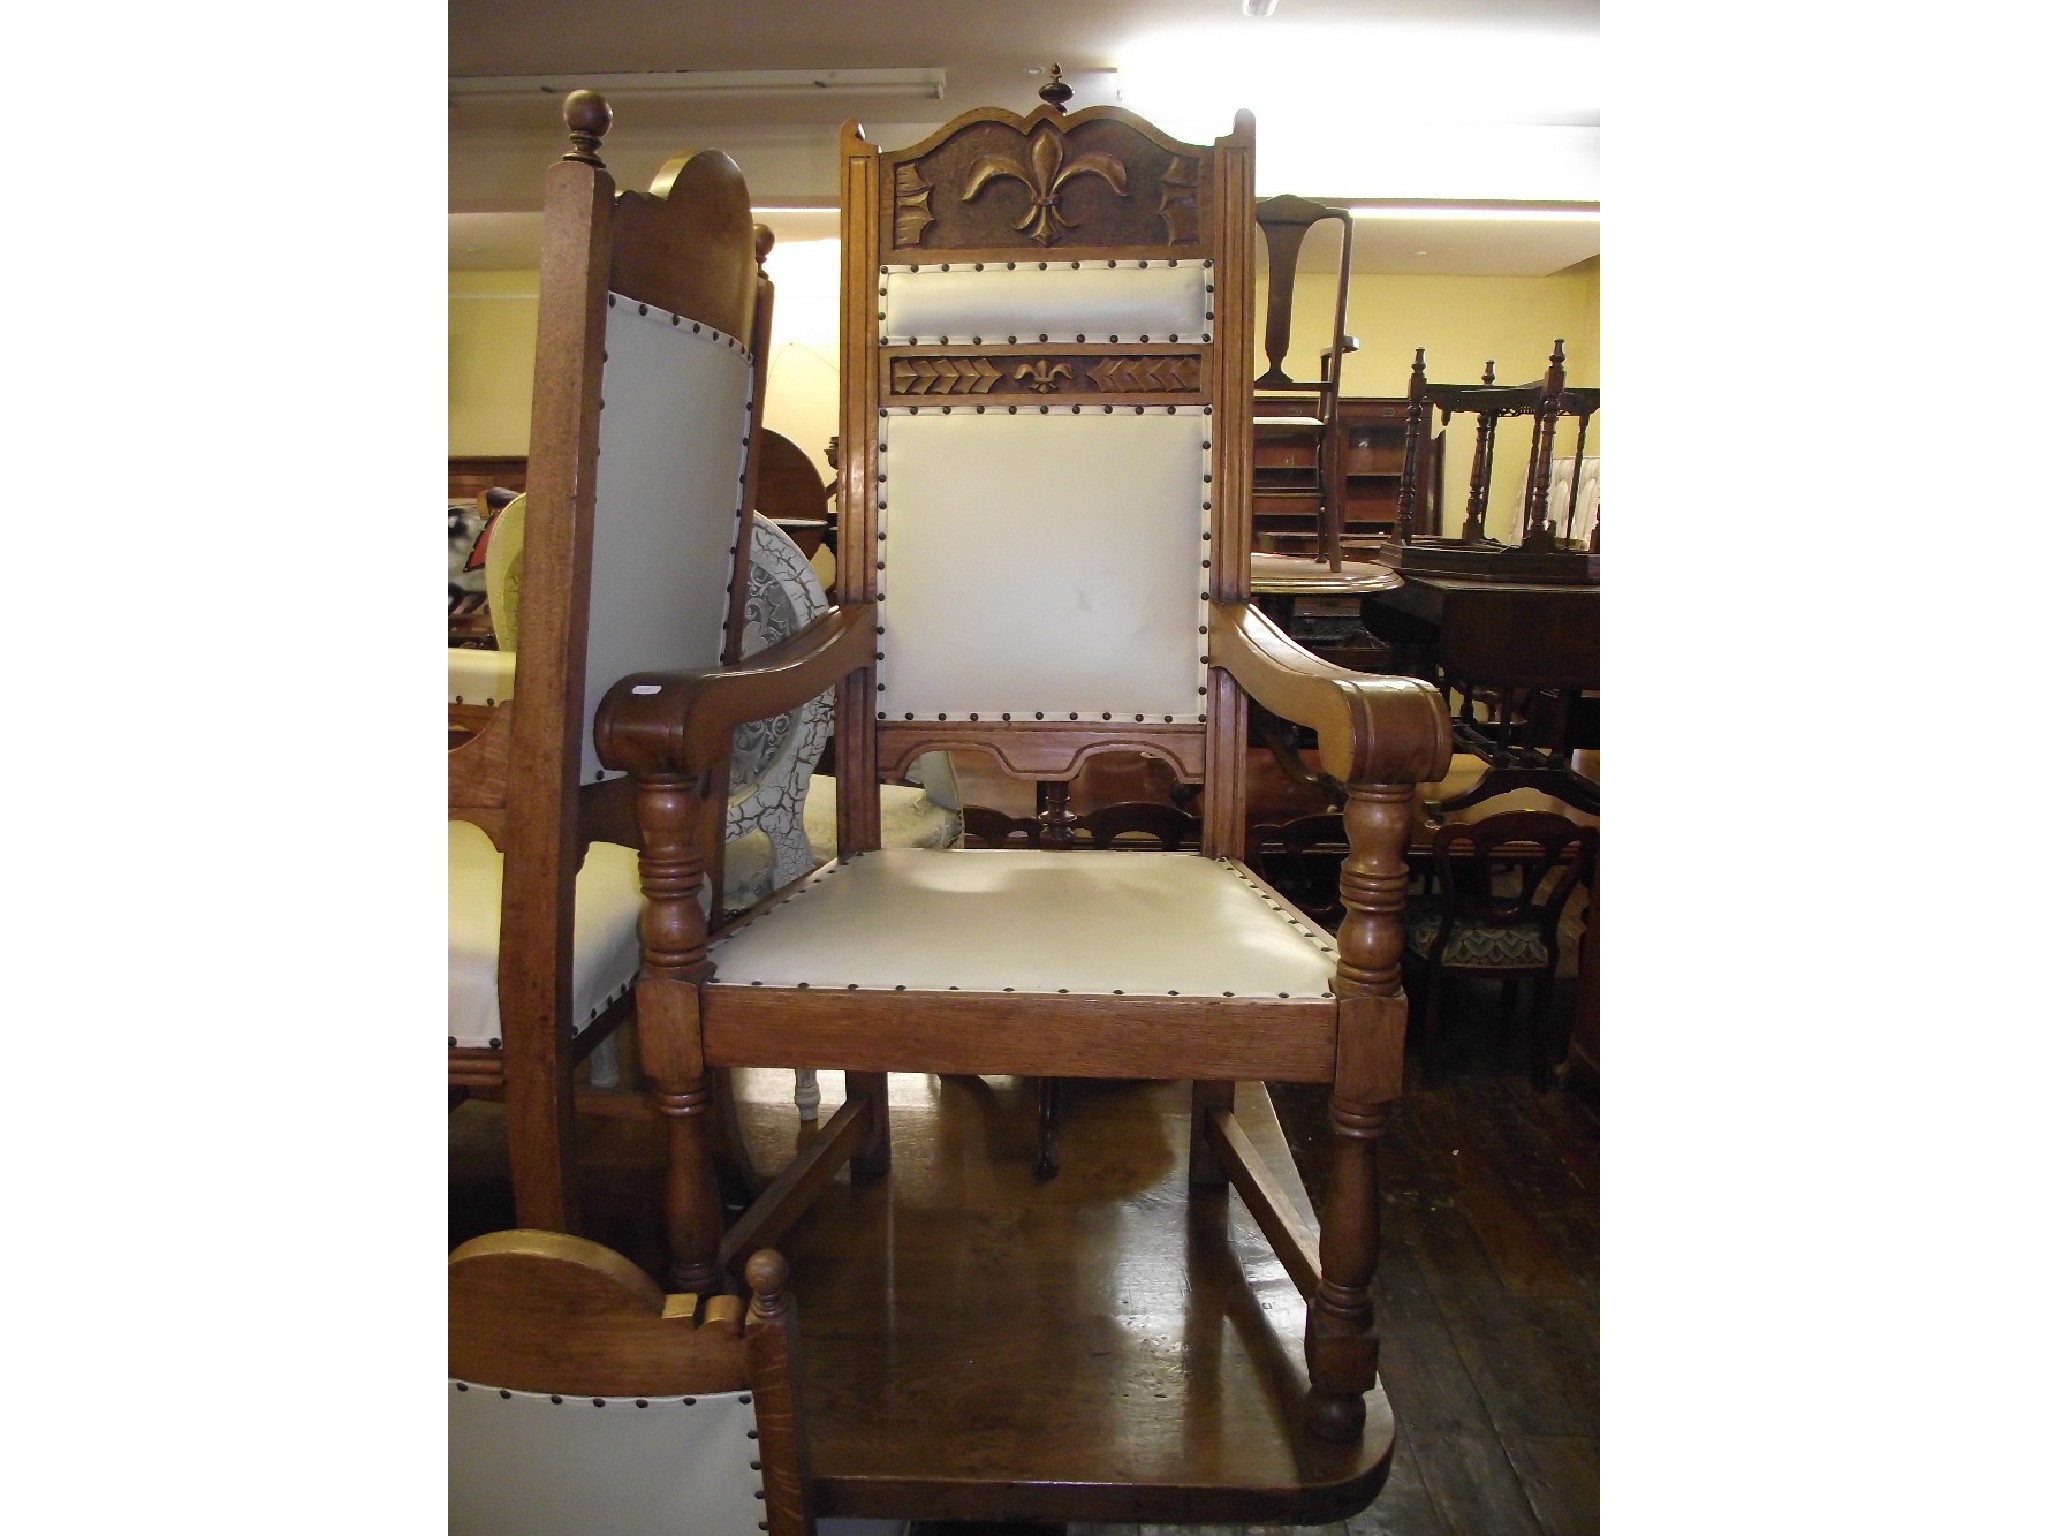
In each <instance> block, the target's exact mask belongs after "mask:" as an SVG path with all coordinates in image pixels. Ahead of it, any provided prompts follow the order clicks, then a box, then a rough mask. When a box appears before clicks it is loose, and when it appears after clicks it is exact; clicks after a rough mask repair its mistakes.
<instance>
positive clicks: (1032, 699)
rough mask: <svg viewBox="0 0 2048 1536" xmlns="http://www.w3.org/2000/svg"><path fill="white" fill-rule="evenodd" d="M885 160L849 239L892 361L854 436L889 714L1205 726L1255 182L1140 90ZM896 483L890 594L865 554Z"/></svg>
mask: <svg viewBox="0 0 2048 1536" xmlns="http://www.w3.org/2000/svg"><path fill="white" fill-rule="evenodd" d="M1246 126H1247V125H1244V124H1241V125H1240V127H1241V128H1242V127H1246ZM1230 142H1233V143H1236V142H1238V141H1230ZM1246 142H1248V141H1246ZM877 160H878V163H877V165H876V168H875V170H874V171H873V172H872V173H869V172H868V171H867V169H866V161H865V159H864V158H863V156H861V155H858V154H857V155H855V156H854V157H853V158H852V159H850V160H849V162H848V165H849V170H848V175H849V176H850V177H852V178H853V179H852V181H851V182H850V183H849V185H850V188H851V190H850V191H849V193H848V196H849V199H850V202H851V203H858V202H859V201H860V199H861V197H862V195H863V194H864V191H865V189H866V188H868V187H872V188H873V191H874V195H875V198H876V204H875V206H874V208H873V209H872V211H871V213H865V212H864V213H857V214H856V215H855V216H854V218H855V223H854V226H853V227H852V228H851V231H850V234H849V239H848V247H847V251H848V254H847V261H848V278H847V283H848V288H849V291H850V292H851V293H853V294H855V295H857V296H858V303H857V304H856V305H855V307H854V308H853V309H851V310H850V311H849V315H850V319H851V321H852V322H856V324H853V325H850V327H849V334H848V339H847V343H846V345H847V347H848V353H847V358H846V363H845V367H844V368H843V369H842V372H843V374H844V375H845V376H846V377H848V378H856V377H858V378H863V379H865V380H866V381H868V382H863V383H862V384H860V385H859V386H858V391H857V393H856V394H855V395H852V396H850V397H849V399H850V402H851V403H850V407H849V408H850V411H851V412H852V413H853V414H850V415H849V417H848V419H847V421H846V423H845V428H846V437H847V441H846V443H845V444H843V445H842V450H841V451H842V453H847V452H849V451H850V452H851V453H853V454H855V455H857V456H859V457H861V458H862V459H864V460H865V461H866V463H867V464H868V465H869V466H870V467H871V469H872V474H871V475H867V476H863V475H861V474H859V473H856V474H855V475H853V476H852V477H851V481H849V477H848V476H847V475H846V474H845V473H844V472H842V480H841V486H842V489H841V496H842V508H841V541H842V543H841V549H840V559H841V562H842V587H843V588H846V590H848V591H850V593H851V595H853V596H855V597H861V596H867V595H872V596H873V598H874V599H875V601H876V602H877V604H878V610H879V611H878V618H879V621H880V624H879V628H880V632H881V639H880V642H879V644H878V646H877V650H878V652H879V659H878V661H877V664H876V668H875V698H874V713H875V717H876V718H877V719H878V720H879V721H882V722H885V723H888V724H890V725H901V724H902V723H903V722H912V723H913V725H915V723H917V722H935V721H939V720H944V721H947V722H949V723H951V722H976V723H980V724H982V725H985V726H989V727H994V728H1003V727H1009V726H1016V725H1022V726H1026V727H1034V728H1038V727H1042V728H1044V729H1047V730H1050V729H1052V728H1054V727H1055V726H1060V727H1064V726H1067V725H1069V724H1070V723H1080V724H1092V725H1093V726H1095V727H1097V728H1101V727H1104V726H1112V727H1114V726H1119V725H1120V726H1123V727H1130V726H1143V727H1146V728H1151V727H1155V726H1165V727H1168V728H1172V729H1183V730H1184V729H1187V728H1189V727H1195V726H1197V725H1198V723H1199V722H1200V721H1202V720H1203V718H1204V710H1205V692H1206V683H1207V666H1206V662H1205V657H1204V652H1205V649H1206V647H1205V645H1204V644H1203V641H1202V638H1201V637H1202V632H1203V625H1204V624H1205V623H1206V610H1207V604H1208V602H1209V600H1210V596H1211V589H1212V587H1213V586H1214V585H1215V583H1214V582H1213V581H1212V580H1211V576H1212V573H1213V571H1214V570H1215V568H1216V565H1217V563H1218V562H1217V561H1216V560H1215V555H1216V550H1215V548H1214V546H1215V544H1216V542H1217V539H1218V537H1219V535H1218V531H1217V530H1218V527H1219V526H1220V524H1219V521H1218V511H1217V509H1218V507H1219V505H1220V501H1219V492H1218V487H1217V480H1218V462H1219V459H1220V457H1221V455H1222V452H1223V450H1224V448H1225V445H1224V444H1223V443H1221V442H1220V441H1219V438H1220V436H1221V432H1220V430H1219V429H1220V428H1221V427H1222V426H1223V422H1221V421H1219V419H1218V416H1217V410H1218V402H1219V396H1218V393H1217V381H1218V380H1219V379H1220V378H1223V377H1225V376H1226V374H1227V376H1228V377H1229V378H1230V379H1231V381H1232V382H1233V384H1234V383H1236V381H1237V380H1238V379H1239V378H1240V377H1241V376H1242V375H1243V371H1244V360H1243V359H1241V358H1238V357H1236V356H1233V357H1232V359H1231V360H1230V361H1229V362H1227V363H1226V362H1219V353H1220V352H1221V351H1223V350H1224V348H1223V346H1222V344H1221V342H1220V338H1219V332H1220V330H1221V327H1220V326H1219V324H1218V319H1217V316H1218V301H1217V261H1218V258H1219V256H1221V255H1223V254H1224V253H1225V250H1226V247H1228V251H1229V254H1230V255H1231V256H1232V258H1233V259H1234V260H1236V261H1237V262H1238V264H1239V265H1241V266H1242V267H1243V268H1244V269H1245V270H1246V271H1247V272H1248V270H1249V231H1250V228H1251V224H1250V197H1249V190H1250V189H1249V186H1248V184H1244V185H1240V184H1239V183H1238V182H1237V181H1235V180H1229V188H1228V190H1227V191H1226V190H1225V182H1226V180H1227V179H1228V178H1226V175H1225V172H1224V171H1223V170H1222V169H1221V168H1220V167H1221V159H1220V157H1219V155H1218V152H1217V149H1216V147H1215V146H1207V145H1193V144H1185V143H1181V142H1179V141H1177V140H1174V139H1171V138H1169V137H1167V136H1165V135H1163V134H1161V133H1160V132H1159V131H1158V130H1157V129H1156V128H1154V127H1152V126H1151V125H1150V124H1148V123H1145V122H1144V121H1143V120H1142V119H1139V118H1136V117H1134V116H1132V115H1131V114H1129V113H1124V112H1120V111H1118V110H1117V109H1114V108H1092V109H1089V110H1088V111H1084V112H1079V113H1076V114H1074V115H1072V116H1071V117H1070V116H1066V115H1064V114H1062V113H1060V112H1058V111H1057V110H1056V109H1054V108H1041V109H1040V110H1039V111H1037V112H1034V113H1032V114H1030V115H1029V116H1028V117H1014V116H1011V115H1010V114H1007V113H1002V112H998V111H995V110H994V109H989V110H986V111H982V112H976V113H969V114H967V115H966V116H965V117H963V118H961V119H958V120H956V122H955V123H953V124H950V125H948V126H947V128H945V129H942V130H941V131H940V132H939V133H937V134H935V135H933V136H932V137H931V138H928V139H926V140H924V141H922V142H920V143H919V144H916V145H912V146H910V147H908V148H906V149H902V150H897V151H889V152H883V153H880V154H879V155H878V157H877ZM1232 174H1233V175H1234V172H1233V173H1232ZM870 175H871V178H872V179H864V178H868V177H870ZM1226 202H1230V203H1231V204H1232V214H1231V217H1230V219H1229V220H1225V219H1224V218H1222V217H1221V216H1220V215H1219V212H1218V210H1219V209H1220V208H1221V207H1222V206H1223V205H1224V204H1225V203H1226ZM1239 203H1241V204H1242V206H1237V204H1239ZM1226 228H1230V229H1233V230H1234V231H1238V230H1241V231H1243V232H1244V233H1242V234H1237V233H1232V234H1231V235H1229V236H1226V234H1225V233H1224V231H1225V230H1226ZM870 242H871V243H870ZM1240 246H1241V247H1242V249H1239V247H1240ZM1233 270H1236V268H1235V267H1234V268H1233ZM1232 324H1233V326H1234V327H1236V330H1235V331H1234V333H1233V336H1232V338H1231V343H1232V346H1231V350H1232V351H1233V352H1242V351H1243V350H1244V347H1245V340H1246V338H1245V335H1244V333H1243V322H1242V320H1241V318H1237V317H1235V316H1233V320H1232ZM863 333H864V334H863ZM1232 404H1233V407H1234V405H1235V402H1234V401H1233V402H1232ZM869 412H871V413H872V414H871V415H869V414H868V413H869ZM864 416H865V417H866V419H865V420H864V419H862V418H863V417H864ZM1245 424H1248V418H1247V423H1245ZM1245 424H1237V423H1235V422H1234V418H1233V425H1239V426H1241V425H1245ZM849 483H851V484H852V485H853V487H854V492H853V495H854V498H855V500H856V502H859V501H860V500H861V498H863V497H866V496H870V495H871V496H872V502H871V503H870V504H867V505H856V506H855V507H853V508H849V507H848V506H846V505H845V504H844V503H845V501H846V499H847V495H848V492H847V486H848V484H849ZM870 505H871V508H872V512H871V516H872V524H871V531H869V535H868V536H869V538H870V539H871V540H872V544H871V548H872V560H873V565H872V573H873V579H872V593H871V594H870V593H869V592H867V591H865V590H863V577H864V575H865V573H858V574H856V576H855V577H854V578H853V581H852V584H851V586H850V587H848V586H847V577H846V575H845V567H846V564H847V563H848V562H849V561H850V560H852V559H854V558H865V557H866V556H867V555H868V553H869V551H868V548H863V547H859V546H856V547H854V548H852V549H849V547H848V545H847V532H848V529H849V526H851V527H852V529H853V530H855V531H856V532H860V531H863V530H862V528H861V525H862V523H863V521H864V520H865V515H866V514H867V513H868V507H869V506H870ZM850 511H851V513H852V515H851V517H849V512H850ZM892 739H895V740H904V738H902V737H900V736H899V737H896V738H892ZM904 750H905V752H907V753H909V755H915V753H914V749H913V748H912V747H911V746H910V745H909V744H908V743H907V742H906V744H905V749H904ZM882 759H883V762H884V765H885V767H887V766H889V765H891V764H893V765H894V766H895V767H897V768H899V769H900V768H901V767H902V766H903V765H904V764H905V763H907V761H908V756H905V755H902V754H898V753H896V752H895V751H894V749H889V748H885V750H884V751H883V753H882Z"/></svg>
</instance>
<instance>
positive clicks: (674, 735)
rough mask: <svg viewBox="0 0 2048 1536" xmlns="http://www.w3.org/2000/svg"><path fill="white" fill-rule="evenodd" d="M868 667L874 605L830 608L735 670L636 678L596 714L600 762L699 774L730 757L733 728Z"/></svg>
mask: <svg viewBox="0 0 2048 1536" xmlns="http://www.w3.org/2000/svg"><path fill="white" fill-rule="evenodd" d="M874 660H875V609H874V605H873V604H872V603H859V604H853V605H849V606H846V607H839V608H828V609H826V610H825V612H823V613H821V614H820V615H818V617H817V618H815V619H813V620H812V621H811V622H810V623H809V624H807V625H805V626H804V628H803V629H801V630H799V631H798V632H797V633H796V634H794V635H791V636H790V637H789V638H788V639H787V640H784V641H782V642H781V643H780V644H778V645H773V646H770V647H769V648H768V649H767V650H765V651H762V652H761V653H760V654H759V655H756V656H750V657H748V658H747V659H746V660H745V661H743V662H741V663H739V664H738V665H737V666H731V667H719V668H716V669H713V670H707V671H702V672H635V673H632V674H630V675H628V676H626V677H622V678H620V679H619V680H618V681H617V682H616V683H614V684H612V686H611V688H610V689H609V690H607V691H606V693H605V696H604V701H603V702H602V703H600V704H599V705H598V707H597V718H596V720H595V721H594V722H593V727H592V729H593V734H594V735H595V737H596V740H597V755H598V760H599V761H600V762H602V763H603V764H604V765H605V766H606V767H607V768H611V769H615V770H622V771H624V772H627V773H633V774H641V775H645V774H658V773H685V774H688V773H701V772H702V771H704V770H705V769H707V768H710V767H713V766H715V765H716V764H717V762H718V761H719V760H720V759H721V758H722V757H723V755H724V754H725V753H726V752H728V751H729V750H731V740H730V738H731V734H732V729H733V727H734V726H736V725H739V724H742V723H743V722H745V721H748V720H765V719H767V718H768V717H769V716H771V715H779V714H781V713H783V711H785V710H790V709H795V708H796V707H797V706H798V705H799V704H802V703H803V702H804V701H805V700H806V699H811V698H815V697H816V696H817V695H818V694H820V693H823V692H824V691H825V690H826V689H827V688H829V687H831V686H832V685H833V684H834V683H836V682H838V681H839V679H841V678H842V677H844V676H846V674H847V673H849V672H854V671H858V670H859V669H860V668H862V667H866V666H872V665H873V664H874Z"/></svg>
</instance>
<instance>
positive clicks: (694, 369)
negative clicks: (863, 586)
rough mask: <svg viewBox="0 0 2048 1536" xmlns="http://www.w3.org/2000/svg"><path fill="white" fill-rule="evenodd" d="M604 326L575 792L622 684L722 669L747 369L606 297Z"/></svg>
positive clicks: (643, 311) (662, 314)
mask: <svg viewBox="0 0 2048 1536" xmlns="http://www.w3.org/2000/svg"><path fill="white" fill-rule="evenodd" d="M609 305H610V307H609V311H608V313H607V315H606V317H605V354H606V356H605V366H604V390H603V399H604V406H603V410H602V414H601V415H600V417H599V425H598V474H597V499H596V514H595V527H594V531H593V537H592V546H591V569H590V592H591V599H590V629H589V642H588V649H587V651H586V653H585V658H584V681H583V733H582V741H583V764H582V770H581V775H580V778H579V782H581V783H585V784H589V783H595V782H596V781H598V780H599V779H602V778H604V777H605V776H606V775H605V770H604V769H603V768H602V767H601V766H600V765H599V763H598V760H597V749H596V746H595V744H594V742H593V741H592V739H591V721H592V720H593V719H594V718H595V717H596V714H597V706H598V704H599V703H600V702H601V701H602V699H603V698H604V693H605V690H606V689H607V688H609V687H610V686H611V685H612V684H613V683H614V682H616V681H617V680H618V679H619V678H621V677H623V676H625V675H626V674H627V673H629V672H664V671H676V670H686V669H693V668H702V667H713V666H716V665H718V663H719V662H720V661H721V660H722V659H724V648H725V625H726V614H727V609H728V604H729V598H730V592H731V586H732V579H733V552H734V550H735V548H736V547H737V545H738V533H739V526H740V518H741V516H742V515H743V512H744V505H743V504H744V501H745V496H744V486H743V480H744V474H745V469H746V456H747V424H748V419H749V411H750V410H751V407H752V401H753V382H754V368H753V357H752V354H751V353H750V352H748V351H747V350H746V349H745V348H743V347H742V346H741V345H740V344H739V342H738V341H736V340H735V339H734V338H732V337H730V336H726V335H723V334H721V333H720V332H718V331H716V330H714V329H713V328H712V327H710V326H708V325H704V324H701V323H699V322H697V321H693V320H691V319H689V318H688V317H687V316H680V315H673V314H670V313H668V312H667V311H665V310H662V309H658V308H656V307H654V306H652V305H648V304H639V303H633V302H631V301H628V300H625V299H621V298H619V297H618V296H617V295H613V296H612V298H611V300H610V301H609Z"/></svg>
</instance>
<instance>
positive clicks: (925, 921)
mask: <svg viewBox="0 0 2048 1536" xmlns="http://www.w3.org/2000/svg"><path fill="white" fill-rule="evenodd" d="M998 911H999V912H1000V914H1001V921H1000V922H999V923H994V922H990V921H988V918H989V916H990V915H991V914H993V913H996V912H998ZM909 933H914V934H917V935H919V937H920V940H921V942H919V943H918V944H916V945H906V944H904V943H903V942H902V936H903V935H904V934H909ZM1192 934H1202V935H1204V936H1205V937H1207V938H1208V939H1209V940H1210V942H1208V943H1206V944H1204V945H1201V946H1194V945H1191V944H1190V943H1189V942H1188V938H1189V936H1190V935H1192ZM1335 954H1336V951H1335V949H1334V948H1333V947H1332V946H1331V943H1330V940H1329V937H1328V935H1326V934H1325V933H1323V931H1322V930H1321V929H1319V928H1316V927H1314V926H1313V925H1311V924H1308V923H1306V922H1304V921H1303V920H1302V919H1300V918H1299V917H1297V916H1295V915H1293V914H1292V913H1291V912H1290V911H1289V910H1288V909H1287V908H1285V907H1283V906H1282V905H1281V904H1280V903H1278V902H1276V901H1275V900H1274V899H1273V898H1272V897H1271V896H1270V895H1268V894H1267V892H1266V890H1265V889H1264V887H1263V886H1261V885H1260V884H1258V883H1256V882H1255V881H1254V880H1252V879H1251V878H1250V877H1249V876H1248V875H1247V874H1246V873H1245V872H1244V870H1243V868H1242V866H1239V865H1236V864H1233V863H1231V862H1229V861H1227V860H1222V859H1209V858H1204V857H1202V856H1201V855H1200V854H1196V853H1141V852H1122V851H1116V850H1108V849H1097V850H1068V851H1063V852H1043V851H1038V850H1028V851H1027V850H1010V849H997V848H959V849H953V850H950V851H947V852H943V853H929V852H926V851H923V850H918V849H890V848H884V849H881V850H880V851H878V852H875V853H870V854H864V855H862V856H861V857H860V858H857V859H853V860H850V861H847V862H843V863H839V864H836V865H834V866H833V867H832V868H830V869H829V870H828V871H827V872H826V873H825V874H824V875H822V876H820V877H819V878H818V879H816V880H814V881H811V882H810V883H808V884H806V885H804V886H802V887H801V888H800V889H799V890H798V892H797V893H796V894H794V895H793V896H792V897H791V898H790V899H788V900H787V901H783V902H780V903H777V904H776V905H774V906H772V907H769V908H767V909H765V910H763V911H761V912H758V913H755V914H753V915H752V916H750V917H748V918H744V919H742V920H741V921H740V922H739V923H737V924H735V925H734V926H733V927H732V928H731V929H729V930H728V931H727V932H726V933H725V934H724V935H723V936H721V937H720V938H719V939H717V940H715V941H713V943H712V945H711V957H712V959H713V960H714V961H715V962H716V964H717V973H716V976H715V978H714V980H713V982H712V987H713V989H714V990H716V989H718V988H724V987H754V986H802V987H810V988H818V989H823V990H827V991H829V990H832V989H834V988H841V987H843V988H846V989H848V990H853V989H865V990H868V991H884V992H886V991H897V992H903V991H911V992H978V993H988V992H1018V993H1073V994H1086V995H1090V996H1097V997H1140V996H1156V997H1188V998H1195V997H1217V998H1222V997H1246V998H1250V997H1269V998H1302V997H1314V998H1327V997H1329V996H1331V992H1330V971H1331V967H1332V965H1333V964H1334V960H1335Z"/></svg>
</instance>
